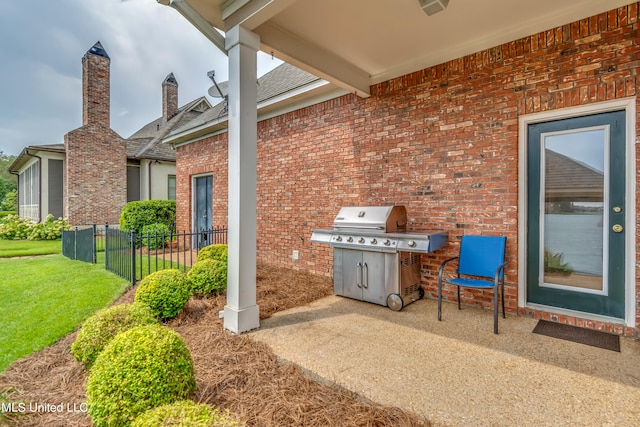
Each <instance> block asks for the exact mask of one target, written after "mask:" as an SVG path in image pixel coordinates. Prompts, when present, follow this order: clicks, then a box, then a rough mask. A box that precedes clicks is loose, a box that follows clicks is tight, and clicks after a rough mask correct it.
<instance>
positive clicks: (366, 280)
mask: <svg viewBox="0 0 640 427" xmlns="http://www.w3.org/2000/svg"><path fill="white" fill-rule="evenodd" d="M362 266H363V267H364V273H363V274H362V286H364V288H365V289H369V266H368V265H367V263H366V262H365V263H363V264H362Z"/></svg>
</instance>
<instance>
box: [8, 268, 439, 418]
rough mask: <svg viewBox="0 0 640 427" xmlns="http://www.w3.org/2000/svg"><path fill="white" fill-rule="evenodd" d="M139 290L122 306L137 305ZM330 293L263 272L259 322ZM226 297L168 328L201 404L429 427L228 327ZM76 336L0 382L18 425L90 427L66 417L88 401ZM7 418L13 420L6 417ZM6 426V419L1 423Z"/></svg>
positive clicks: (299, 275)
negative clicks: (19, 409)
mask: <svg viewBox="0 0 640 427" xmlns="http://www.w3.org/2000/svg"><path fill="white" fill-rule="evenodd" d="M134 293H135V289H131V290H129V291H128V292H127V293H125V294H124V295H123V296H122V297H121V298H120V299H119V300H118V301H117V302H116V304H121V303H126V302H131V301H133V297H134ZM331 293H332V285H331V281H330V280H329V279H328V278H326V277H322V276H316V275H312V274H309V273H306V272H304V271H296V270H290V269H286V268H277V267H273V266H267V265H259V266H258V273H257V302H258V305H259V306H260V317H261V318H263V319H264V318H267V317H270V316H271V315H272V314H273V313H275V312H277V311H279V310H285V309H288V308H292V307H296V306H300V305H304V304H307V303H309V302H311V301H313V300H316V299H318V298H321V297H324V296H327V295H330V294H331ZM224 304H225V297H224V296H220V297H217V298H212V299H196V298H192V299H191V300H190V301H189V304H188V306H187V307H186V309H185V310H184V312H183V313H182V314H181V315H180V316H178V317H177V318H176V319H173V320H172V321H171V322H170V323H169V324H168V326H169V327H171V328H173V329H174V330H175V331H177V332H178V333H180V334H181V335H182V336H183V337H184V339H185V342H186V343H187V346H188V347H189V350H190V351H191V356H192V358H193V362H194V366H195V370H196V380H197V385H198V390H197V392H196V394H195V395H194V396H193V400H195V401H196V402H203V403H208V404H211V405H213V406H215V407H218V408H221V409H229V410H230V411H231V412H233V413H235V414H237V415H238V416H239V417H240V418H241V419H242V420H244V421H246V424H247V425H248V426H424V425H430V424H429V422H428V421H427V420H425V419H422V418H419V417H416V416H414V415H413V414H410V413H407V412H405V411H403V410H401V409H399V408H394V407H388V406H382V405H379V404H376V403H373V402H370V401H367V400H365V399H364V398H362V397H360V396H358V395H357V394H355V393H352V392H350V391H348V390H346V389H344V388H341V387H339V386H336V385H328V384H325V383H321V382H318V381H315V380H313V379H311V378H309V377H308V376H306V375H305V374H304V373H303V372H302V370H301V369H300V368H298V367H297V366H295V365H292V364H290V363H285V362H282V361H279V360H278V359H277V358H276V355H275V354H274V353H273V352H272V351H271V350H270V349H269V348H268V347H267V346H266V345H265V344H263V343H260V342H256V341H254V340H252V339H251V338H250V337H248V336H247V335H235V334H232V333H230V332H228V331H225V330H224V328H223V324H222V320H221V319H219V318H218V312H219V311H220V310H222V309H223V307H224ZM75 337H76V333H75V332H74V333H73V334H70V335H68V336H66V337H64V338H63V339H61V340H60V341H59V342H58V343H56V344H55V345H52V346H50V347H48V348H46V349H44V350H42V351H40V352H38V353H35V354H33V355H31V356H29V357H27V358H24V359H21V360H18V361H16V362H15V363H13V364H12V365H11V366H10V367H9V368H8V369H7V370H6V371H5V372H4V374H3V375H2V376H1V377H0V391H1V390H4V389H5V388H6V387H13V388H15V394H13V395H12V396H11V400H12V401H14V402H25V403H26V407H27V411H26V412H27V414H26V415H22V414H18V415H17V416H13V418H14V420H15V421H14V424H13V425H16V426H60V427H62V426H64V427H71V426H91V419H90V418H89V416H88V415H87V414H86V413H83V412H80V411H79V412H67V411H66V408H67V405H69V406H70V407H71V408H73V405H74V404H76V407H79V405H80V404H81V403H82V402H84V401H85V400H86V396H85V391H84V383H85V380H86V378H87V372H86V371H84V370H83V368H82V365H81V364H79V363H77V362H76V361H75V360H74V359H73V356H72V355H71V353H70V350H69V347H70V346H71V344H72V343H73V342H74V340H75ZM30 403H31V404H47V403H48V404H51V405H59V404H63V405H64V409H65V412H62V413H56V412H33V413H31V412H30V411H29V404H30ZM5 415H7V414H6V413H5ZM1 423H2V421H1V419H0V424H1Z"/></svg>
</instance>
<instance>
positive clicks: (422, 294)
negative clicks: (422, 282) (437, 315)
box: [418, 286, 424, 299]
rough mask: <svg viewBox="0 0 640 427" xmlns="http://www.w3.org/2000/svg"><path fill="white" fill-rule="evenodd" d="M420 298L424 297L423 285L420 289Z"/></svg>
mask: <svg viewBox="0 0 640 427" xmlns="http://www.w3.org/2000/svg"><path fill="white" fill-rule="evenodd" d="M418 298H419V299H422V298H424V288H423V287H422V286H420V289H418Z"/></svg>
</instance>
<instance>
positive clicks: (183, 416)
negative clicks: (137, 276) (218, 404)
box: [71, 245, 242, 427]
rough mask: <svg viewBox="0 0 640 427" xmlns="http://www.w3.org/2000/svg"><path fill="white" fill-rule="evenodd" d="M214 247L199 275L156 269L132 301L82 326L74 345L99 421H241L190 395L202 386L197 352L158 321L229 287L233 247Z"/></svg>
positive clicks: (208, 423)
mask: <svg viewBox="0 0 640 427" xmlns="http://www.w3.org/2000/svg"><path fill="white" fill-rule="evenodd" d="M213 246H215V247H214V248H211V247H210V248H209V249H208V250H207V251H206V252H205V253H204V255H202V257H198V262H197V263H196V264H195V265H194V266H193V267H192V269H191V271H194V269H195V273H191V272H190V275H186V274H184V273H182V272H180V271H179V270H161V271H158V272H155V273H153V274H151V275H149V276H147V277H145V278H144V279H143V280H141V281H140V284H139V285H138V289H137V290H136V295H135V298H134V302H133V303H132V304H123V305H119V306H114V307H111V308H107V309H104V310H101V311H99V312H97V313H96V314H95V315H93V316H92V317H90V318H89V319H87V320H86V321H85V323H84V324H83V326H82V329H81V330H80V331H79V333H78V337H77V339H76V342H74V344H73V345H72V347H71V350H72V352H73V354H74V357H75V358H76V360H77V361H79V362H83V363H85V364H86V366H87V367H88V368H89V369H90V373H89V377H88V379H87V403H88V406H89V415H90V416H91V419H92V421H93V423H94V425H96V426H129V425H134V426H143V425H144V426H147V425H158V426H163V425H167V426H169V425H190V426H212V425H216V426H229V427H235V426H239V425H242V423H241V422H240V421H238V420H237V419H236V418H234V417H233V416H231V415H230V414H229V413H228V412H220V411H218V410H217V409H213V408H211V407H209V406H207V405H196V404H195V403H193V402H189V401H185V399H188V398H189V397H190V396H191V395H192V394H193V392H194V391H195V388H196V385H195V373H194V369H193V362H192V360H191V355H190V353H189V350H188V349H187V347H186V345H185V343H184V341H183V340H182V338H181V337H180V335H178V334H177V333H175V332H174V331H172V330H171V329H169V328H168V327H166V326H162V325H159V324H157V320H161V321H166V320H168V319H171V318H172V317H175V316H177V315H178V314H179V313H180V312H182V310H183V309H184V307H185V305H186V304H187V301H188V299H189V297H190V296H191V295H192V294H198V295H204V296H209V295H211V294H213V293H216V292H221V291H223V290H225V289H226V276H227V273H226V270H227V262H226V259H227V248H226V245H213ZM176 423H179V424H176Z"/></svg>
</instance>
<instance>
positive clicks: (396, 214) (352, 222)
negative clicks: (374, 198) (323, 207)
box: [333, 206, 407, 233]
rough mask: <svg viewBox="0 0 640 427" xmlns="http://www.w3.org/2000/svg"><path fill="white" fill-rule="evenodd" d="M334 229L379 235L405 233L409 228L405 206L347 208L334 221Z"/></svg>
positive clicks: (342, 209) (341, 210)
mask: <svg viewBox="0 0 640 427" xmlns="http://www.w3.org/2000/svg"><path fill="white" fill-rule="evenodd" d="M333 228H334V229H335V230H346V231H348V230H354V231H356V230H367V231H369V232H379V233H396V232H403V231H406V228H407V210H406V209H405V207H404V206H345V207H343V208H341V209H340V212H338V215H337V216H336V218H335V220H334V221H333Z"/></svg>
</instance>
